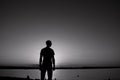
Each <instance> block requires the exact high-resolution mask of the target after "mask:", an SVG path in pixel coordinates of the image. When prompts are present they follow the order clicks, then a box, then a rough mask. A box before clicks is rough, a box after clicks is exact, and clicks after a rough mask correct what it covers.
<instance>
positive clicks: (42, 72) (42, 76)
mask: <svg viewBox="0 0 120 80" xmlns="http://www.w3.org/2000/svg"><path fill="white" fill-rule="evenodd" d="M45 73H46V70H45V69H43V70H41V80H44V79H45Z"/></svg>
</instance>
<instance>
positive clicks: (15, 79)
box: [0, 76, 56, 80]
mask: <svg viewBox="0 0 120 80" xmlns="http://www.w3.org/2000/svg"><path fill="white" fill-rule="evenodd" d="M0 80H40V79H30V78H29V76H27V77H26V78H18V77H0ZM46 80H47V79H46ZM53 80H56V79H53Z"/></svg>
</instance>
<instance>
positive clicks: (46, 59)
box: [40, 47, 55, 65]
mask: <svg viewBox="0 0 120 80" xmlns="http://www.w3.org/2000/svg"><path fill="white" fill-rule="evenodd" d="M40 55H41V56H42V57H43V64H47V65H49V64H52V61H51V59H52V57H53V56H54V55H55V53H54V51H53V49H51V48H48V47H45V48H43V49H42V50H41V53H40Z"/></svg>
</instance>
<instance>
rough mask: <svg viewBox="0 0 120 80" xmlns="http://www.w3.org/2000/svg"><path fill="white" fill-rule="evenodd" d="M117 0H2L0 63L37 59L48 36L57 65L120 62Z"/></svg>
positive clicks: (119, 15)
mask: <svg viewBox="0 0 120 80" xmlns="http://www.w3.org/2000/svg"><path fill="white" fill-rule="evenodd" d="M119 7H120V6H119V3H118V2H116V1H114V0H113V1H112V0H108V1H100V0H98V2H97V1H92V0H88V1H87V0H83V1H79V2H77V1H70V0H68V1H61V0H60V1H56V0H55V1H46V0H45V1H40V0H2V1H1V3H0V64H38V61H39V55H40V54H39V53H40V50H41V49H42V48H43V47H45V41H46V40H48V39H49V40H51V41H52V43H53V45H52V48H53V49H54V51H55V59H56V64H57V65H120V28H119V27H120V8H119Z"/></svg>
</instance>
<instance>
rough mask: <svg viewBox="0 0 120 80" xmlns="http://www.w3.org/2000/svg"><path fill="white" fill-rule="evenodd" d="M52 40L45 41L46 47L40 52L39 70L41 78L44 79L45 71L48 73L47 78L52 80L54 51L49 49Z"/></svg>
mask: <svg viewBox="0 0 120 80" xmlns="http://www.w3.org/2000/svg"><path fill="white" fill-rule="evenodd" d="M51 45H52V42H51V41H50V40H47V41H46V47H45V48H43V49H42V50H41V52H40V61H39V65H40V70H41V80H44V79H45V73H46V72H47V73H48V80H52V73H53V70H55V58H54V55H55V53H54V51H53V49H51V48H50V47H51Z"/></svg>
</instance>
